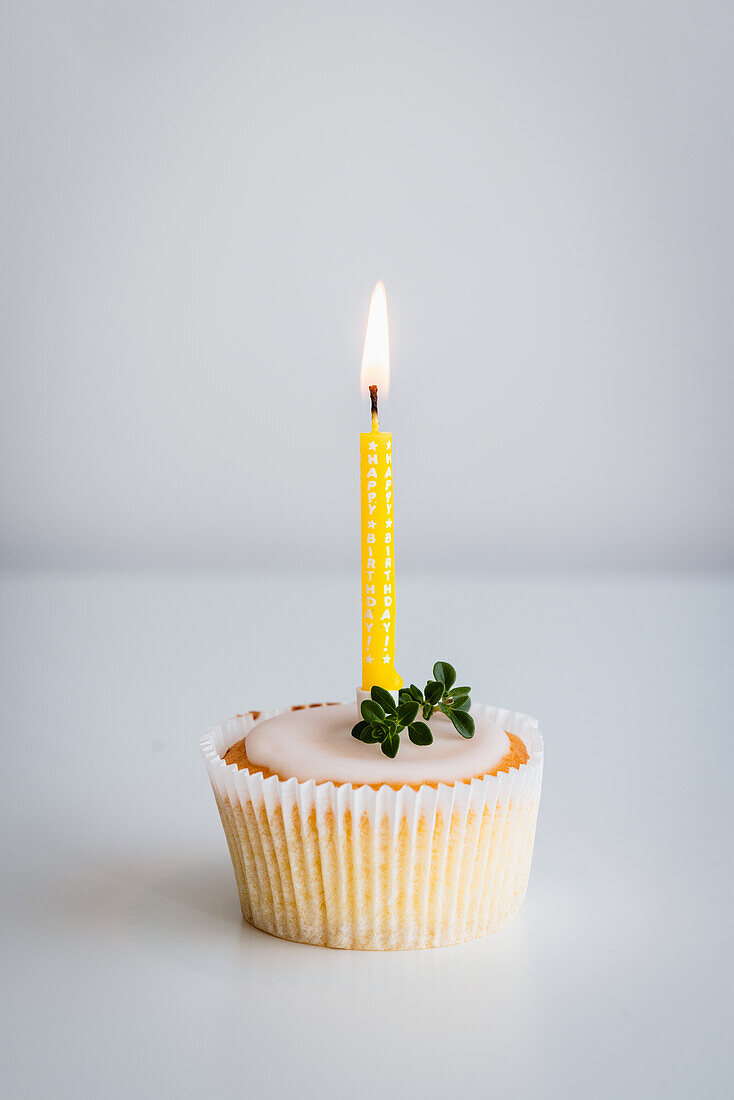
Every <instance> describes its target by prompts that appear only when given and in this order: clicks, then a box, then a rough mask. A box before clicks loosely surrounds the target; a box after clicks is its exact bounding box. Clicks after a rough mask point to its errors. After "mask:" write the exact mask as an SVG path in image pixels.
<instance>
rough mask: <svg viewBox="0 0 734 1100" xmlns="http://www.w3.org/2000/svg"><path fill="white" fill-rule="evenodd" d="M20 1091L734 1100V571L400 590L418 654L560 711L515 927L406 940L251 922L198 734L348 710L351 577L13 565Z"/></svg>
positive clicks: (10, 1003) (9, 962)
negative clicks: (359, 947) (246, 721)
mask: <svg viewBox="0 0 734 1100" xmlns="http://www.w3.org/2000/svg"><path fill="white" fill-rule="evenodd" d="M0 594H1V597H2V631H3V658H2V665H1V668H0V677H1V680H0V682H1V684H2V700H3V708H4V719H5V720H4V730H3V733H4V741H3V761H4V780H5V781H4V783H3V796H2V817H3V820H2V832H1V834H0V838H1V841H0V842H1V845H2V884H3V914H2V917H3V929H2V953H3V959H2V973H3V984H4V992H3V996H2V1001H1V1004H2V1007H1V1009H0V1011H1V1012H2V1026H1V1027H0V1041H1V1043H2V1058H3V1062H2V1087H1V1088H0V1093H2V1095H3V1097H6V1098H13V1100H14V1098H16V1097H29V1098H33V1100H36V1098H45V1097H77V1098H86V1097H91V1098H107V1097H143V1098H145V1097H168V1096H175V1097H177V1098H188V1097H210V1096H212V1097H218V1098H229V1097H244V1096H248V1097H253V1098H255V1097H261V1096H262V1097H289V1096H304V1097H308V1098H311V1097H323V1098H327V1100H328V1098H329V1097H337V1096H339V1097H350V1098H357V1100H360V1098H362V1097H377V1096H383V1097H398V1096H413V1095H420V1096H421V1097H424V1098H425V1097H434V1096H435V1097H447V1096H452V1097H456V1096H462V1095H464V1096H481V1097H485V1096H486V1097H491V1096H504V1097H551V1098H554V1100H555V1098H564V1100H565V1098H571V1097H583V1098H595V1100H599V1098H606V1097H610V1098H611V1097H614V1098H617V1097H621V1096H625V1097H627V1096H630V1097H692V1096H705V1097H707V1098H711V1097H720V1096H721V1097H723V1096H725V1095H727V1094H730V1093H729V1089H730V1088H731V1078H730V1077H729V1080H728V1084H727V1075H728V1074H729V1067H730V1065H731V1055H730V1048H731V1036H732V1018H731V988H732V987H731V979H732V966H731V959H732V949H731V900H732V899H731V851H732V841H731V836H732V826H733V825H734V814H733V812H732V796H731V758H732V742H733V740H734V731H733V730H732V719H731V706H732V703H731V681H732V672H731V670H732V656H733V653H732V636H733V631H732V620H733V618H734V583H732V581H731V580H729V581H726V580H725V579H718V580H715V579H706V578H695V577H685V576H677V577H676V576H668V577H663V578H658V579H655V578H652V577H630V576H626V577H625V576H622V577H617V578H613V577H591V578H590V577H587V578H585V579H584V578H573V577H568V578H556V579H552V578H550V579H543V578H538V577H523V576H501V577H494V578H492V579H489V580H482V579H471V578H464V579H460V578H453V579H450V578H447V577H446V576H445V575H444V576H442V577H436V578H426V577H401V578H400V588H399V596H398V638H399V654H398V658H399V665H400V667H401V668H402V669H403V671H404V673H407V674H408V675H409V676H410V677H411V678H413V679H419V678H420V677H421V676H425V675H426V674H427V672H428V670H429V669H430V666H431V664H432V662H433V660H434V659H436V658H444V659H448V660H451V661H452V662H453V663H454V664H456V665H457V666H458V669H459V672H460V679H461V681H462V682H468V683H471V684H472V685H473V687H474V697H475V698H476V699H477V700H478V701H485V702H490V703H495V704H497V705H502V706H507V707H510V708H513V709H517V710H525V711H528V712H530V713H533V714H536V715H537V716H538V717H539V718H540V720H541V728H542V729H543V731H544V733H545V737H546V772H545V778H544V791H543V800H542V803H541V809H540V819H539V823H538V833H537V840H536V847H535V859H534V866H533V872H532V875H531V880H530V889H529V891H528V896H527V899H526V902H525V905H524V908H523V910H522V911H521V913H520V915H519V917H518V918H517V919H516V920H515V921H514V923H513V924H511V925H509V926H508V927H507V928H505V929H503V930H502V931H500V932H498V933H496V934H495V935H493V936H491V937H489V938H487V939H484V940H480V941H477V942H475V943H472V944H465V945H461V946H457V947H451V948H441V949H438V950H433V951H422V952H404V953H393V954H390V953H384V954H383V953H370V952H364V953H362V952H343V951H329V950H326V949H321V948H314V947H305V946H301V945H299V944H292V943H286V942H282V941H279V940H276V939H273V938H271V937H269V936H267V935H265V934H263V933H261V932H257V931H255V930H253V929H252V928H250V927H248V926H247V925H246V924H244V923H243V922H242V920H241V917H240V912H239V907H238V902H237V897H236V892H235V886H234V878H233V875H232V871H231V867H230V863H229V857H228V854H227V849H226V844H225V840H224V835H223V833H222V830H221V826H220V824H219V820H218V817H217V812H216V808H215V805H214V800H213V797H212V795H211V792H210V789H209V785H208V780H207V778H206V774H205V772H204V767H203V764H202V762H201V759H200V757H199V750H198V746H197V742H198V738H199V735H200V734H201V732H203V730H205V729H206V728H207V727H208V726H209V725H212V724H214V723H215V722H216V721H218V720H219V719H220V718H222V717H225V716H227V715H229V714H232V713H235V712H237V711H240V710H243V709H246V708H250V707H261V706H262V707H267V706H275V705H279V704H284V703H290V702H298V701H305V702H311V701H315V700H317V699H325V698H339V697H349V696H350V695H351V693H352V690H353V686H354V684H355V681H356V678H357V674H358V669H357V662H358V652H357V651H358V628H359V610H358V592H357V578H356V576H354V577H345V576H336V577H333V576H329V575H328V574H321V575H319V576H303V577H300V578H299V577H293V576H289V577H282V576H275V575H270V576H259V577H257V576H238V575H235V574H211V575H205V574H200V573H199V574H189V573H179V574H176V575H171V574H146V575H142V574H137V575H136V574H130V575H112V574H97V575H89V574H86V575H74V574H67V575H61V574H56V575H48V574H47V575H19V574H12V575H8V574H6V575H5V577H4V579H3V580H2V585H1V588H0Z"/></svg>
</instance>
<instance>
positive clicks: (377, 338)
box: [361, 282, 390, 397]
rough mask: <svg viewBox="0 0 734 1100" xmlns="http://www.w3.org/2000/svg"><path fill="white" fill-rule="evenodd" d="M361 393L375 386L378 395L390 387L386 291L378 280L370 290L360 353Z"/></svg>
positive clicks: (383, 395) (382, 395)
mask: <svg viewBox="0 0 734 1100" xmlns="http://www.w3.org/2000/svg"><path fill="white" fill-rule="evenodd" d="M361 381H362V393H363V394H364V395H365V396H366V395H367V393H368V391H369V388H370V386H377V389H378V392H379V395H380V397H387V393H388V390H389V389H390V335H389V332H388V327H387V291H386V290H385V284H384V283H382V282H379V283H378V284H377V285H376V287H375V289H374V290H373V291H372V298H371V299H370V312H369V316H368V317H367V331H366V333H365V337H364V353H363V355H362V375H361Z"/></svg>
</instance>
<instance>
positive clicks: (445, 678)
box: [433, 661, 456, 691]
mask: <svg viewBox="0 0 734 1100" xmlns="http://www.w3.org/2000/svg"><path fill="white" fill-rule="evenodd" d="M433 676H434V679H436V680H438V682H439V684H443V686H444V687H445V688H446V690H447V691H448V689H449V688H450V687H451V685H452V684H455V683H456V669H455V668H454V666H453V665H450V664H449V663H448V661H436V663H435V665H434V666H433Z"/></svg>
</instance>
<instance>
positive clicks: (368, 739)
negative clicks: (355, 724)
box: [359, 722, 385, 745]
mask: <svg viewBox="0 0 734 1100" xmlns="http://www.w3.org/2000/svg"><path fill="white" fill-rule="evenodd" d="M384 736H385V729H384V726H377V725H372V723H370V722H368V723H367V725H366V726H365V728H364V729H363V730H362V733H361V734H360V738H359V739H360V741H364V743H365V745H376V744H377V742H378V741H382V739H383V737H384Z"/></svg>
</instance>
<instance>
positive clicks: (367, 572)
mask: <svg viewBox="0 0 734 1100" xmlns="http://www.w3.org/2000/svg"><path fill="white" fill-rule="evenodd" d="M389 377H390V349H389V338H388V327H387V295H386V293H385V287H384V286H383V284H382V283H378V284H377V286H376V287H375V289H374V291H373V293H372V301H371V302H370V312H369V318H368V321H367V334H366V336H365V343H364V355H363V357H362V388H363V390H364V391H365V392H369V393H370V396H371V400H372V430H371V431H369V432H363V433H362V434H361V435H360V437H359V459H360V484H361V494H362V498H361V499H362V689H363V691H369V690H370V689H371V688H372V687H374V686H375V684H377V685H378V686H379V687H383V688H386V689H387V690H388V691H397V689H398V688H400V687H402V685H403V681H402V680H401V678H400V676H399V675H398V673H397V672H396V671H395V526H394V501H395V494H394V491H393V464H392V435H391V434H390V433H389V432H381V431H380V425H379V423H378V419H377V399H378V395H379V396H382V397H384V396H386V395H387V389H388V384H389Z"/></svg>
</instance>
